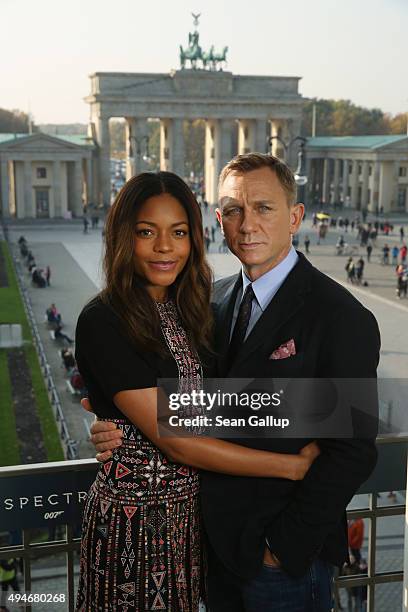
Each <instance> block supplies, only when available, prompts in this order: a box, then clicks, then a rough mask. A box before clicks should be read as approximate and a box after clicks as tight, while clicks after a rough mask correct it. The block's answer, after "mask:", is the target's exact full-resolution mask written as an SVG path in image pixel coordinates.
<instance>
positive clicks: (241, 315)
mask: <svg viewBox="0 0 408 612" xmlns="http://www.w3.org/2000/svg"><path fill="white" fill-rule="evenodd" d="M254 297H255V294H254V290H253V289H252V284H250V285H248V287H247V288H246V290H245V294H244V297H243V298H242V301H241V304H240V307H239V311H238V317H237V320H236V322H235V327H234V331H233V333H232V337H231V342H230V345H229V349H228V361H229V363H232V362H233V361H234V359H235V357H236V355H237V353H238V351H239V349H240V348H241V346H242V344H243V342H244V340H245V334H246V331H247V329H248V324H249V320H250V318H251V310H252V300H253V299H254Z"/></svg>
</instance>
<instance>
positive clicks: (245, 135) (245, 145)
mask: <svg viewBox="0 0 408 612" xmlns="http://www.w3.org/2000/svg"><path fill="white" fill-rule="evenodd" d="M251 127H252V126H251V121H248V120H246V119H240V120H239V121H238V155H244V154H245V153H249V152H250V151H253V150H254V138H253V137H254V131H253V130H252V129H251Z"/></svg>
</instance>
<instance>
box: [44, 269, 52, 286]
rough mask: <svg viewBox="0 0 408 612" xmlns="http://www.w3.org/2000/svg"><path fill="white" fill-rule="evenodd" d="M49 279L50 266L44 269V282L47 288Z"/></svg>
mask: <svg viewBox="0 0 408 612" xmlns="http://www.w3.org/2000/svg"><path fill="white" fill-rule="evenodd" d="M50 279H51V268H50V266H47V267H46V268H45V281H46V283H47V287H49V286H50Z"/></svg>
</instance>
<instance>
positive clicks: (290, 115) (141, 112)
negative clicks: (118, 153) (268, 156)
mask: <svg viewBox="0 0 408 612" xmlns="http://www.w3.org/2000/svg"><path fill="white" fill-rule="evenodd" d="M197 24H198V19H197V18H196V17H195V25H196V26H197ZM226 52H227V48H225V49H224V51H223V52H222V54H218V55H217V54H216V53H215V51H214V48H213V47H211V49H210V51H209V52H207V53H203V51H202V49H201V47H200V45H199V34H198V32H197V30H195V31H194V32H193V33H190V34H189V47H188V48H187V49H183V48H182V47H180V64H181V68H180V69H179V70H175V71H172V72H170V73H168V74H166V73H162V74H157V73H118V72H97V73H95V74H93V75H91V77H90V78H91V93H90V95H89V96H87V98H85V100H86V102H88V103H89V104H90V108H91V113H90V116H91V119H90V121H91V130H92V135H93V137H94V140H95V142H96V144H97V145H98V155H97V158H96V160H95V168H94V178H95V180H94V199H95V201H99V202H100V203H104V204H107V203H109V202H110V190H111V187H110V138H109V119H110V118H113V117H114V118H119V117H120V118H125V120H126V158H127V178H130V177H131V176H133V175H134V174H136V173H137V172H140V171H143V170H145V169H146V163H145V161H144V160H143V154H142V153H143V149H144V146H143V143H145V142H147V133H148V131H147V120H148V119H149V118H156V119H157V118H158V119H159V120H160V169H161V170H169V171H172V172H175V173H177V174H179V175H180V176H182V177H183V176H184V174H185V172H184V159H185V147H184V140H183V122H184V121H192V120H195V119H204V120H205V122H206V129H205V168H204V172H205V192H206V199H207V200H208V202H209V203H210V204H214V203H215V202H216V199H217V181H218V175H219V173H220V170H221V168H222V167H223V166H224V164H225V163H226V162H227V161H228V160H229V159H231V157H233V156H234V155H235V154H236V153H245V152H249V151H260V152H266V151H267V150H268V148H269V145H268V141H269V138H270V136H274V135H278V136H280V137H281V138H282V139H283V140H284V141H286V142H288V141H290V140H291V138H293V137H295V136H297V135H298V134H299V133H300V124H301V114H302V104H303V98H302V96H301V95H300V94H299V91H298V85H299V80H300V78H299V77H284V76H243V75H234V74H232V73H231V72H228V71H226V70H225V69H223V67H224V64H225V60H226ZM187 61H190V64H191V65H190V66H189V67H186V63H187ZM199 62H201V65H200V66H199V65H198V64H199ZM234 130H237V131H238V138H235V139H233V132H234ZM233 140H234V141H235V142H238V150H237V151H236V150H233V148H232V142H233ZM271 142H272V147H273V148H272V152H273V153H274V154H278V155H279V154H280V153H281V151H280V150H279V141H278V140H277V139H274V140H272V141H271ZM293 149H294V147H293ZM291 155H292V158H291V159H289V160H288V161H289V162H291V163H292V164H293V163H294V161H295V159H296V151H295V150H292V151H291Z"/></svg>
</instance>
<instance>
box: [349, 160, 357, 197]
mask: <svg viewBox="0 0 408 612" xmlns="http://www.w3.org/2000/svg"><path fill="white" fill-rule="evenodd" d="M358 164H359V161H358V159H353V170H352V173H351V196H350V197H351V206H352V207H353V208H358V201H357V200H358Z"/></svg>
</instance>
